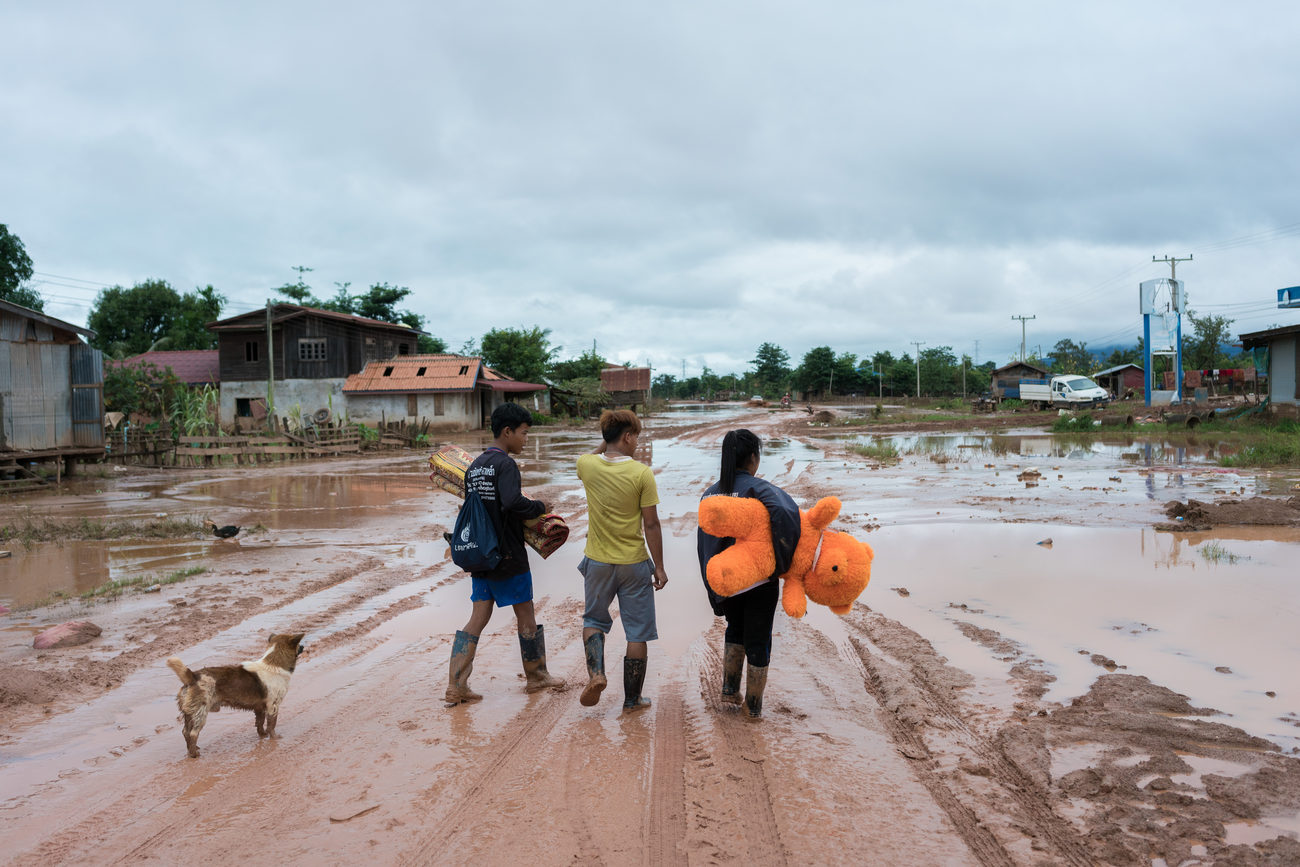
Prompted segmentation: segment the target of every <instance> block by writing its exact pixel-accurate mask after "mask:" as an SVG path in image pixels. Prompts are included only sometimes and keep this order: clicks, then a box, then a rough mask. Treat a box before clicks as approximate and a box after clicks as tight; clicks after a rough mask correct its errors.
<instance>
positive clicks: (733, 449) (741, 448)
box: [718, 428, 763, 494]
mask: <svg viewBox="0 0 1300 867" xmlns="http://www.w3.org/2000/svg"><path fill="white" fill-rule="evenodd" d="M762 451H763V443H762V441H761V440H760V439H759V438H758V437H757V436H756V435H755V434H753V433H752V432H750V431H748V430H745V429H744V428H740V429H739V430H733V431H728V432H727V435H726V436H725V437H723V438H722V471H721V472H720V473H719V477H718V488H719V489H720V490H721V492H722V493H724V494H733V493H735V490H736V470H737V469H738V468H739V467H742V466H747V465H748V464H749V462H750V461H751V460H753V459H754V458H755V457H756V456H757V455H758V454H760V453H761V452H762Z"/></svg>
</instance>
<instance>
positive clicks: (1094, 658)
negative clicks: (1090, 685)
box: [1088, 653, 1128, 671]
mask: <svg viewBox="0 0 1300 867" xmlns="http://www.w3.org/2000/svg"><path fill="white" fill-rule="evenodd" d="M1088 660H1089V661H1090V662H1091V663H1092V664H1093V665H1100V666H1101V667H1102V668H1104V669H1106V670H1107V671H1114V670H1115V669H1117V668H1127V667H1128V666H1124V665H1120V664H1119V663H1118V662H1116V661H1115V660H1113V659H1111V658H1110V657H1109V656H1103V655H1102V654H1100V653H1094V654H1092V655H1091V656H1089V657H1088Z"/></svg>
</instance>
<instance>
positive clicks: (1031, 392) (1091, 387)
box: [1020, 374, 1110, 409]
mask: <svg viewBox="0 0 1300 867" xmlns="http://www.w3.org/2000/svg"><path fill="white" fill-rule="evenodd" d="M1020 399H1021V400H1023V401H1024V402H1025V403H1032V404H1035V405H1036V406H1037V407H1038V408H1039V409H1047V408H1048V407H1049V406H1055V407H1066V408H1071V407H1083V406H1105V405H1106V404H1108V403H1110V392H1108V391H1106V389H1104V388H1102V387H1101V386H1100V385H1098V384H1097V383H1095V382H1093V381H1092V380H1091V379H1089V378H1088V377H1086V376H1077V375H1074V374H1065V375H1064V376H1053V377H1052V378H1051V380H1046V379H1022V380H1020Z"/></svg>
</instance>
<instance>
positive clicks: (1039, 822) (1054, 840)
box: [844, 611, 1094, 867]
mask: <svg viewBox="0 0 1300 867" xmlns="http://www.w3.org/2000/svg"><path fill="white" fill-rule="evenodd" d="M868 617H879V618H880V619H882V620H886V618H883V617H882V616H881V615H877V614H874V613H872V614H870V615H867V614H863V613H862V612H861V611H855V612H854V614H852V615H850V616H848V617H845V618H844V622H845V625H847V626H848V627H849V628H850V629H852V630H854V631H856V632H858V633H859V636H861V637H859V636H852V635H851V636H850V637H849V642H850V644H851V645H852V647H853V650H854V652H855V655H856V657H857V661H858V664H859V665H860V666H861V670H862V675H863V677H862V681H863V686H864V687H865V688H866V689H867V691H868V692H869V693H871V695H872V697H873V698H875V699H876V701H877V703H878V704H879V705H880V707H881V713H880V716H881V718H882V719H883V720H884V722H885V726H886V728H887V729H888V731H889V733H890V737H891V738H892V739H893V740H894V741H895V742H897V743H898V744H899V745H900V751H901V752H902V753H903V755H905V756H907V757H908V758H911V759H914V760H915V761H914V762H913V764H912V767H913V769H914V770H915V771H916V775H917V778H918V779H919V780H920V781H921V783H922V785H924V786H925V787H926V790H927V791H929V792H930V794H931V796H932V797H934V799H935V802H936V803H937V804H939V806H940V807H941V808H942V809H943V810H944V812H946V813H947V814H948V816H949V818H950V819H951V820H952V822H953V824H954V825H955V826H956V828H957V831H958V833H959V834H961V836H962V838H963V839H964V840H965V841H966V843H967V845H969V846H970V848H971V851H972V852H973V853H974V854H975V856H976V857H977V858H979V860H980V862H981V863H982V864H988V865H1014V864H1015V861H1014V859H1012V857H1011V855H1010V853H1009V852H1007V850H1006V848H1005V847H1004V846H1003V845H1002V844H1001V842H999V841H998V840H997V838H996V837H995V836H994V835H993V833H992V832H991V831H989V830H988V828H986V827H985V826H984V824H983V823H982V822H981V820H980V818H979V816H978V815H977V814H976V813H975V812H974V811H973V810H972V809H971V808H969V807H967V806H966V805H965V804H964V803H962V801H961V800H960V798H959V797H958V795H957V793H956V792H954V791H953V790H952V789H951V788H950V787H949V786H948V784H947V783H946V782H945V781H944V779H943V772H942V771H940V770H938V769H937V768H936V766H935V765H936V763H935V762H934V760H933V759H932V758H931V757H930V751H929V748H928V746H927V745H926V743H925V739H924V737H923V736H922V734H921V732H920V730H919V729H918V728H917V727H915V726H914V725H913V724H912V723H911V722H909V721H908V720H905V719H903V718H902V717H900V716H899V715H897V714H894V713H891V712H890V711H889V710H888V708H889V706H890V697H891V693H892V692H895V691H896V688H893V687H891V685H890V684H889V683H888V682H887V676H886V675H887V673H886V671H885V670H884V667H883V666H882V664H881V662H880V660H879V658H878V657H877V655H876V654H873V653H872V652H871V650H870V649H869V648H868V647H867V646H866V643H865V642H864V639H865V641H866V642H871V643H872V644H876V641H875V640H874V638H873V629H872V626H871V624H870V623H869V622H868ZM887 622H888V623H889V625H890V626H891V627H893V628H896V629H904V630H907V628H906V627H904V626H902V625H901V624H898V623H897V622H895V621H887ZM907 632H908V633H911V630H907ZM912 635H914V636H915V633H912ZM915 638H916V639H918V640H920V641H925V639H923V638H921V637H920V636H915ZM926 643H927V644H928V642H926ZM877 646H879V645H878V644H877ZM890 664H891V665H893V666H894V667H896V668H898V669H901V670H902V676H903V677H905V678H907V680H908V681H909V682H910V683H911V685H912V686H913V687H914V688H915V689H916V690H917V691H918V692H919V694H920V696H921V697H922V698H923V699H924V701H925V702H926V704H927V705H928V708H929V710H930V711H932V712H933V713H934V715H936V716H937V717H939V718H940V719H942V721H943V724H944V728H945V730H946V733H947V734H949V735H952V736H955V738H956V739H957V740H958V741H959V742H960V744H961V745H962V746H963V747H964V748H965V750H967V751H968V752H970V753H972V754H974V755H976V756H978V757H979V758H980V759H981V760H982V761H983V762H984V764H985V765H987V766H988V768H989V770H990V777H991V779H992V780H993V782H995V783H996V784H997V785H998V787H999V788H1000V789H1001V790H1002V792H1003V793H1004V794H1006V795H1007V796H1008V797H1010V799H1011V800H1012V801H1013V802H1014V803H1015V804H1016V807H1017V808H1018V809H1019V810H1020V813H1021V815H1020V816H1019V817H1017V818H1018V820H1019V823H1020V824H1024V825H1028V826H1029V828H1030V830H1031V832H1032V835H1033V836H1035V837H1036V838H1038V839H1039V840H1041V841H1043V842H1044V843H1046V844H1047V845H1049V846H1050V847H1052V849H1054V850H1055V852H1056V855H1057V856H1058V858H1059V859H1060V860H1059V862H1058V863H1062V864H1070V865H1075V867H1090V865H1092V864H1093V863H1094V860H1093V858H1092V857H1091V855H1090V854H1089V853H1088V850H1087V847H1086V846H1085V845H1084V843H1083V842H1082V840H1081V839H1080V837H1079V834H1078V832H1077V831H1076V830H1075V829H1074V827H1073V826H1072V825H1071V824H1070V822H1069V821H1068V820H1066V819H1064V818H1062V817H1061V816H1059V815H1057V814H1056V812H1055V811H1053V810H1052V808H1051V806H1050V800H1049V793H1048V792H1047V791H1044V790H1043V788H1042V786H1040V785H1039V784H1038V783H1037V782H1035V781H1034V780H1033V779H1032V778H1031V777H1030V776H1029V775H1028V774H1026V773H1025V772H1024V771H1023V770H1021V769H1020V768H1019V767H1018V766H1017V765H1016V764H1015V763H1014V762H1012V761H1010V760H1009V759H1007V757H1006V756H1005V755H1004V754H1003V751H1002V750H1001V748H1000V747H998V746H997V744H996V743H993V742H991V741H990V740H989V739H988V738H986V737H984V736H983V735H981V734H979V733H977V732H976V731H974V730H973V729H972V728H971V727H970V725H969V724H968V722H967V720H966V716H965V715H964V714H963V713H962V711H961V708H960V707H959V706H958V705H957V703H956V702H954V701H953V699H952V698H951V697H950V696H949V695H948V694H947V692H948V690H947V689H946V688H945V687H944V686H943V685H940V684H937V683H936V682H935V681H934V679H933V678H932V677H931V676H930V675H929V673H928V672H927V670H926V668H925V667H924V666H923V665H921V664H919V663H918V662H917V661H916V660H915V659H909V660H897V661H896V662H895V663H890Z"/></svg>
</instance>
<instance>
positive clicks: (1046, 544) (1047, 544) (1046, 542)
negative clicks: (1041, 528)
mask: <svg viewBox="0 0 1300 867" xmlns="http://www.w3.org/2000/svg"><path fill="white" fill-rule="evenodd" d="M1034 544H1035V545H1042V546H1043V547H1044V548H1050V547H1052V540H1051V539H1050V538H1049V539H1041V540H1039V541H1037V542H1035V543H1034Z"/></svg>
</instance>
